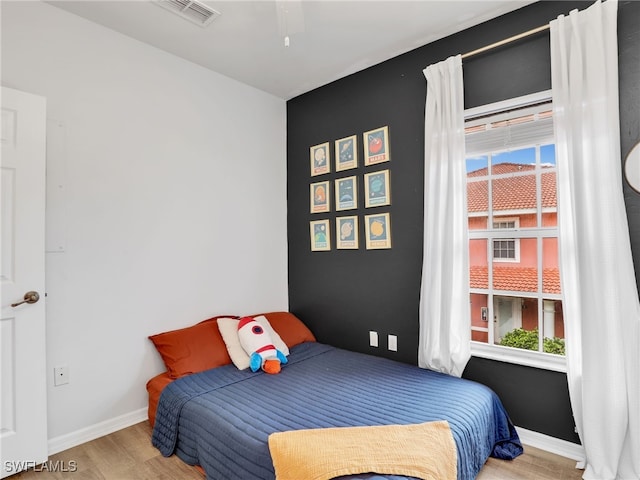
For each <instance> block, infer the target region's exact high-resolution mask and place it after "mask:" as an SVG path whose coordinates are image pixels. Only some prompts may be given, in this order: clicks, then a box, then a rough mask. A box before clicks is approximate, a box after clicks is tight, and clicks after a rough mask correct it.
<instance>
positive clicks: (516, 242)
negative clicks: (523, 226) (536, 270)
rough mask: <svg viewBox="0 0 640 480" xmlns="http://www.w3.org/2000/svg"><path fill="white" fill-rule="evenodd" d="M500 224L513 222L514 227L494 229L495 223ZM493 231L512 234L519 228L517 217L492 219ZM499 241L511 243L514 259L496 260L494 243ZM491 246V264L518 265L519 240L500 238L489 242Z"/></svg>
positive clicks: (500, 258)
mask: <svg viewBox="0 0 640 480" xmlns="http://www.w3.org/2000/svg"><path fill="white" fill-rule="evenodd" d="M501 222H513V223H514V226H513V227H505V228H501V227H496V226H495V224H496V223H501ZM493 225H494V226H493V230H506V231H508V232H512V231H514V230H518V229H519V228H520V218H519V217H494V218H493ZM500 240H507V241H512V242H513V244H514V257H513V258H503V257H498V258H496V256H495V242H496V241H500ZM491 244H492V248H491V258H492V260H493V262H494V263H495V262H499V263H520V239H519V238H514V237H504V238H502V237H500V238H494V239H493V240H492V241H491Z"/></svg>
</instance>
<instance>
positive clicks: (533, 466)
mask: <svg viewBox="0 0 640 480" xmlns="http://www.w3.org/2000/svg"><path fill="white" fill-rule="evenodd" d="M47 465H48V466H49V467H48V469H49V470H53V469H57V470H58V471H56V472H53V471H47ZM574 467H575V462H574V461H573V460H569V459H567V458H563V457H559V456H557V455H553V454H550V453H547V452H545V451H542V450H539V449H537V448H533V447H528V446H525V453H524V455H521V456H520V457H518V458H516V459H515V460H513V461H504V460H496V459H495V458H490V459H489V460H488V461H487V463H486V465H485V466H484V468H483V469H482V471H481V472H480V474H479V475H478V477H477V478H478V480H572V479H579V478H582V471H581V470H576V469H575V468H574ZM60 470H66V472H62V471H60ZM71 470H75V471H71ZM10 478H11V479H12V480H13V479H15V480H18V479H19V480H62V479H70V480H203V476H202V475H201V474H200V473H199V472H198V471H197V470H195V469H194V468H193V467H189V466H187V465H185V464H184V463H183V462H182V461H181V460H180V459H178V458H177V457H176V456H175V455H174V456H172V457H169V458H164V457H163V456H162V455H161V454H160V452H158V450H156V449H155V448H154V447H153V446H152V445H151V427H150V426H149V423H148V422H142V423H138V424H136V425H133V426H131V427H129V428H125V429H124V430H120V431H118V432H115V433H112V434H110V435H107V436H105V437H102V438H98V439H96V440H93V441H91V442H88V443H84V444H82V445H78V446H77V447H74V448H70V449H69V450H65V451H64V452H60V453H58V454H56V455H52V456H51V458H50V459H49V462H48V463H47V464H46V465H43V466H40V467H37V468H36V469H35V470H30V471H27V472H23V473H19V474H17V475H15V476H13V477H10ZM220 480H224V479H220ZM300 480H304V479H300Z"/></svg>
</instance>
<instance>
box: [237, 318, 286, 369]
mask: <svg viewBox="0 0 640 480" xmlns="http://www.w3.org/2000/svg"><path fill="white" fill-rule="evenodd" d="M238 338H239V339H240V345H241V346H242V348H243V350H244V351H245V352H247V355H249V366H250V367H251V371H252V372H257V371H258V370H259V369H261V368H262V370H264V371H265V372H266V373H279V372H280V364H285V363H287V357H286V356H285V355H284V353H282V352H281V351H280V350H278V349H276V347H275V346H274V345H273V341H272V340H271V335H269V332H268V331H266V330H265V329H264V328H263V327H262V325H260V324H259V323H258V322H256V321H255V320H254V318H253V317H242V318H241V319H240V322H239V323H238Z"/></svg>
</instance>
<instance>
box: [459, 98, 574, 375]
mask: <svg viewBox="0 0 640 480" xmlns="http://www.w3.org/2000/svg"><path fill="white" fill-rule="evenodd" d="M551 98H552V96H551V90H547V91H544V92H539V93H535V94H531V95H526V96H523V97H518V98H514V99H509V100H505V101H502V102H496V103H493V104H489V105H483V106H480V107H476V108H471V109H467V110H465V119H475V118H482V117H484V118H486V117H487V116H491V115H494V114H499V113H500V112H505V111H508V110H512V109H513V108H514V107H523V110H525V111H526V106H527V105H536V104H539V103H542V102H547V101H550V100H551ZM512 115H513V114H512V113H506V114H504V115H502V114H500V116H502V118H509V117H510V116H512ZM481 122H482V120H480V121H476V122H475V124H478V123H481ZM470 125H471V126H473V125H474V123H473V121H472V122H467V123H466V126H470ZM547 144H555V139H554V138H553V136H551V137H550V138H549V139H548V140H547V141H541V142H537V146H536V165H537V168H536V175H537V176H540V175H541V169H540V145H547ZM530 146H535V145H530ZM517 148H518V149H520V148H526V147H525V146H524V145H523V146H518V147H517ZM490 151H492V152H493V153H497V152H498V150H497V149H492V150H490ZM490 151H487V152H485V154H488V153H490ZM480 154H481V153H477V155H480ZM489 162H491V159H490V158H489ZM538 180H540V179H538ZM539 184H540V183H539ZM537 197H538V199H537V202H538V205H539V206H540V208H539V209H537V210H536V215H537V217H538V218H537V220H538V221H537V225H538V226H537V227H535V228H526V229H520V228H519V225H518V227H517V228H515V229H508V236H505V235H504V234H502V233H501V232H498V231H497V230H500V229H493V228H492V229H491V230H493V232H491V233H489V234H487V232H488V229H487V230H480V231H475V230H469V239H470V240H472V239H474V238H477V239H486V240H487V250H488V251H487V261H488V263H492V262H494V263H495V262H500V261H511V262H515V260H511V259H494V258H493V240H494V239H500V238H504V239H509V240H510V239H514V240H516V244H517V246H518V247H517V248H518V252H517V257H518V260H517V261H518V262H519V261H520V249H519V247H520V245H519V244H520V241H519V240H520V239H521V238H537V242H538V252H539V254H538V255H537V257H538V258H537V262H538V265H537V268H538V285H539V288H538V292H511V291H499V290H494V289H493V284H492V279H491V275H489V282H488V285H487V287H488V288H487V289H474V288H470V290H469V293H470V294H472V293H477V294H482V295H485V294H486V295H487V298H488V299H490V298H493V297H494V296H518V297H522V298H535V299H537V300H538V302H537V303H538V331H539V332H543V322H544V315H543V311H542V310H543V304H544V300H562V295H558V294H549V293H543V292H542V288H541V286H542V273H543V258H542V256H543V255H542V240H543V239H544V238H557V236H558V233H557V226H556V227H543V226H542V214H543V213H546V212H547V211H548V210H547V209H545V208H543V207H542V202H541V198H540V197H541V191H540V189H538V191H537ZM505 213H507V214H511V215H515V214H518V213H520V212H500V215H497V216H496V218H498V219H499V220H501V221H502V220H506V219H507V218H508V217H507V215H505ZM477 215H478V214H477V213H473V214H471V215H470V216H477ZM487 217H488V218H487V227H488V226H489V225H491V226H492V227H493V221H494V220H493V214H492V212H491V209H489V211H488V212H487ZM505 233H506V232H505ZM493 303H494V302H493V301H488V302H487V309H488V319H489V324H488V325H487V326H486V328H485V327H472V330H476V331H486V332H487V333H488V335H489V340H488V343H484V342H477V341H471V354H472V355H473V356H476V357H482V358H488V359H492V360H498V361H502V362H508V363H514V364H518V365H526V366H531V367H535V368H541V369H546V370H553V371H557V372H566V371H567V366H566V357H565V356H561V355H553V354H548V353H544V352H541V351H533V350H524V349H518V348H512V347H504V346H501V345H495V344H493V339H494V325H493V319H494V311H493V310H494V307H493ZM543 338H544V335H543V334H542V333H541V334H540V335H539V342H540V344H542V342H543Z"/></svg>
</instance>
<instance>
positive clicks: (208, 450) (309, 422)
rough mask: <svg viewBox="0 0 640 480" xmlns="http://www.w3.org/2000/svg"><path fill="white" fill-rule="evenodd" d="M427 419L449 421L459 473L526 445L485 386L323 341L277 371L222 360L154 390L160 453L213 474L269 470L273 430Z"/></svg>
mask: <svg viewBox="0 0 640 480" xmlns="http://www.w3.org/2000/svg"><path fill="white" fill-rule="evenodd" d="M433 420H447V421H448V422H449V425H450V427H451V431H452V433H453V437H454V439H455V442H456V446H457V452H458V478H459V479H461V480H472V479H474V478H475V477H476V475H477V474H478V472H479V471H480V469H481V468H482V466H483V464H484V463H485V461H486V460H487V458H488V457H489V456H494V457H497V458H504V459H512V458H514V457H516V456H518V455H520V454H521V453H522V446H521V444H520V440H519V439H518V435H517V433H516V431H515V429H514V427H513V425H512V423H511V421H510V420H509V417H508V416H507V414H506V412H505V410H504V408H503V406H502V404H501V402H500V400H499V398H498V397H497V396H496V394H495V393H494V392H493V391H492V390H490V389H489V388H487V387H485V386H483V385H481V384H478V383H475V382H471V381H468V380H464V379H460V378H456V377H451V376H449V375H444V374H441V373H437V372H433V371H430V370H425V369H421V368H418V367H416V366H412V365H407V364H403V363H399V362H394V361H391V360H388V359H384V358H380V357H374V356H371V355H365V354H360V353H355V352H350V351H346V350H342V349H338V348H335V347H331V346H329V345H324V344H320V343H303V344H301V345H298V346H296V347H294V348H292V349H291V355H290V356H289V363H288V364H287V365H285V366H283V368H282V371H281V372H280V373H279V374H278V375H267V374H264V373H262V372H256V373H252V372H250V371H248V370H238V369H237V368H236V367H235V366H233V365H226V366H224V367H218V368H214V369H212V370H207V371H205V372H202V373H198V374H195V375H189V376H187V377H183V378H180V379H178V380H176V381H174V382H172V383H170V384H169V385H167V387H165V389H164V390H163V392H162V394H161V396H160V402H159V405H158V410H157V412H156V422H155V426H154V430H153V436H152V442H153V445H154V446H156V447H157V448H158V449H159V450H160V452H161V453H162V454H163V455H164V456H169V455H172V454H173V453H176V454H177V455H178V457H180V458H181V459H182V460H183V461H184V462H186V463H188V464H190V465H196V464H197V465H201V466H202V467H203V468H204V471H205V472H206V475H207V479H210V480H234V479H237V480H251V479H256V480H257V479H273V478H275V474H274V469H273V464H272V462H271V456H270V454H269V447H268V444H267V439H268V437H269V435H270V434H271V433H273V432H279V431H286V430H297V429H303V428H323V427H347V426H361V425H392V424H403V425H406V424H411V423H422V422H428V421H433ZM365 477H366V476H358V477H356V476H351V477H349V478H350V479H353V478H365ZM368 478H389V479H391V478H393V479H401V478H406V477H399V476H384V477H381V476H379V475H376V476H374V477H372V476H369V477H368Z"/></svg>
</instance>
